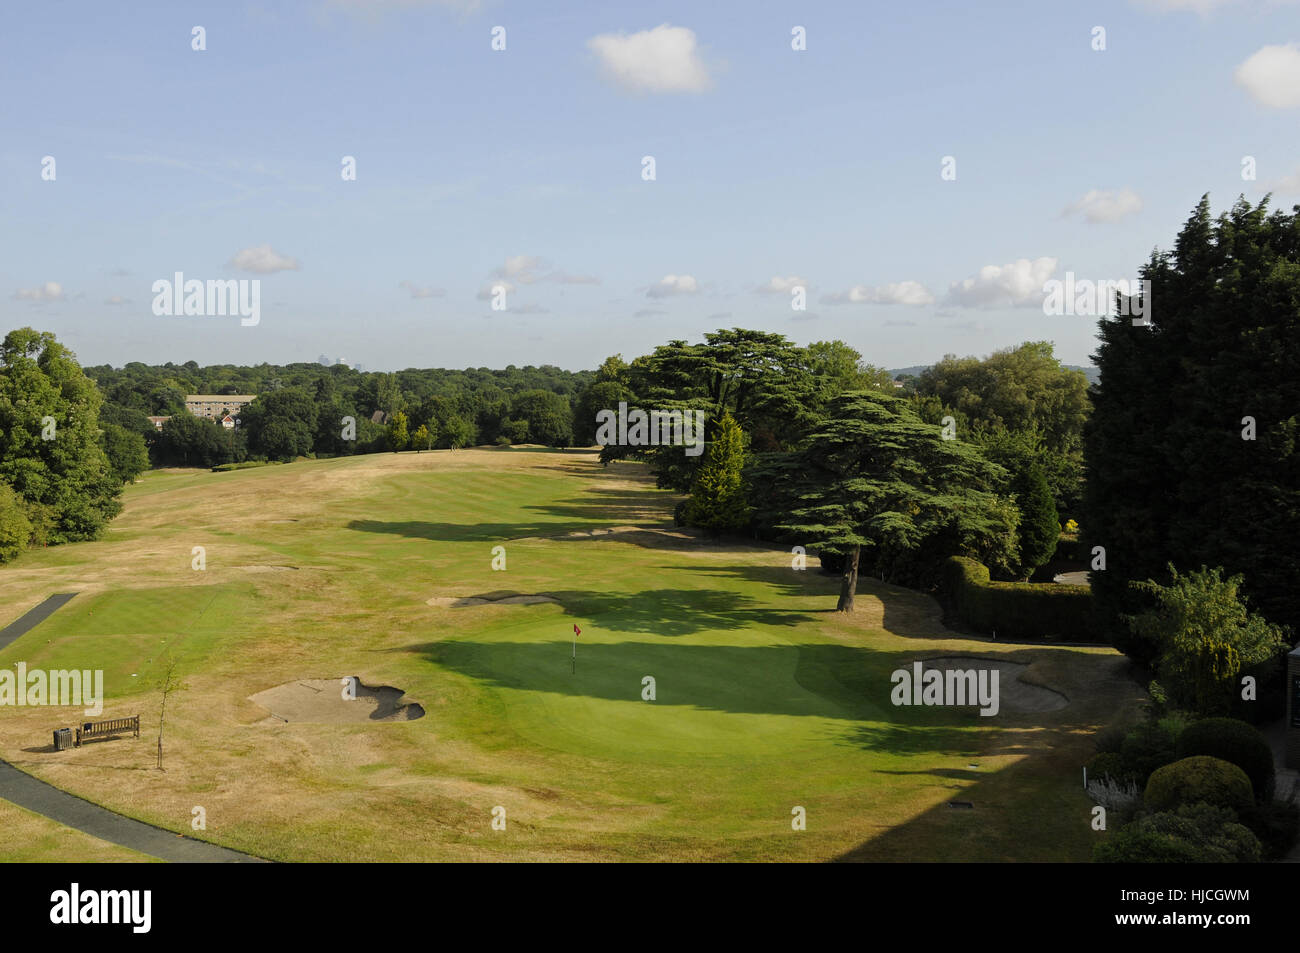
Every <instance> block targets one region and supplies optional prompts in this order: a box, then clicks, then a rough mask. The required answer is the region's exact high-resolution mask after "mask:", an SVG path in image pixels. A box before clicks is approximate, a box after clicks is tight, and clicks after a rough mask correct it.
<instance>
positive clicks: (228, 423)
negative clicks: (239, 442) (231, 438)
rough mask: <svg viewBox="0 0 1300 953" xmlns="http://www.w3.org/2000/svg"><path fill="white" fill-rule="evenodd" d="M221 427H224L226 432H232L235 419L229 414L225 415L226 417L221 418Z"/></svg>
mask: <svg viewBox="0 0 1300 953" xmlns="http://www.w3.org/2000/svg"><path fill="white" fill-rule="evenodd" d="M221 426H223V427H225V428H226V429H227V430H234V429H235V418H234V417H232V416H231V415H230V414H226V416H224V417H222V418H221Z"/></svg>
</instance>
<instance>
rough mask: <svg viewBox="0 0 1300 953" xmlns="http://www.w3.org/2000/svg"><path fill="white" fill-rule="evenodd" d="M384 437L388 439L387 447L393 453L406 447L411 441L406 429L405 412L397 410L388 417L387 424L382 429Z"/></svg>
mask: <svg viewBox="0 0 1300 953" xmlns="http://www.w3.org/2000/svg"><path fill="white" fill-rule="evenodd" d="M384 437H385V438H386V439H387V441H388V448H389V449H390V450H392V451H393V453H397V451H399V450H405V449H406V447H407V445H408V444H410V442H411V438H410V435H409V434H408V433H407V431H406V414H404V413H402V412H401V411H400V410H399V411H397V412H396V413H394V414H393V416H391V417H389V418H388V424H387V426H386V427H385V429H384Z"/></svg>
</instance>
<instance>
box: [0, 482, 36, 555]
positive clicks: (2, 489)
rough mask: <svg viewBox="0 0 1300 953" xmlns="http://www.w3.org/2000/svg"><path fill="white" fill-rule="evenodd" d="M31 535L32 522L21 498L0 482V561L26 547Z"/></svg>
mask: <svg viewBox="0 0 1300 953" xmlns="http://www.w3.org/2000/svg"><path fill="white" fill-rule="evenodd" d="M31 537H32V524H31V522H30V521H29V520H28V519H27V514H26V513H25V512H24V509H23V501H22V499H21V498H20V497H19V496H18V494H17V493H15V492H14V491H13V490H11V489H10V488H9V487H7V486H6V485H5V484H3V483H0V563H4V562H8V561H9V560H11V559H13V558H14V557H15V556H17V555H18V554H19V553H21V552H22V551H23V550H24V549H26V548H27V542H28V540H30V539H31Z"/></svg>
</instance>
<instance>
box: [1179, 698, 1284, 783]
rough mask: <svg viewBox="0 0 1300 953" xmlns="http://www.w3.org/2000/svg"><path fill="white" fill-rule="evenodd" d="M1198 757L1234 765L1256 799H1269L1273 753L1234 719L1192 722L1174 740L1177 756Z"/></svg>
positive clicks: (1260, 736) (1257, 734)
mask: <svg viewBox="0 0 1300 953" xmlns="http://www.w3.org/2000/svg"><path fill="white" fill-rule="evenodd" d="M1201 754H1203V755H1209V756H1210V757H1212V758H1221V759H1222V760H1224V761H1227V762H1228V763H1230V764H1235V765H1236V766H1237V767H1239V768H1241V770H1242V771H1245V772H1246V777H1248V778H1250V786H1251V787H1252V788H1253V789H1254V791H1255V796H1256V797H1257V798H1259V800H1261V801H1267V800H1269V799H1271V798H1272V796H1273V781H1274V772H1275V769H1274V767H1273V751H1272V749H1271V748H1269V746H1268V742H1267V741H1265V740H1264V736H1263V734H1261V733H1260V731H1259V729H1258V728H1255V727H1254V726H1253V725H1248V724H1246V723H1245V722H1244V721H1238V720H1237V719H1236V718H1204V719H1202V720H1201V721H1196V722H1192V724H1190V725H1188V726H1187V728H1186V729H1184V731H1183V733H1182V734H1181V735H1180V736H1179V737H1178V757H1179V758H1190V757H1192V756H1193V755H1201Z"/></svg>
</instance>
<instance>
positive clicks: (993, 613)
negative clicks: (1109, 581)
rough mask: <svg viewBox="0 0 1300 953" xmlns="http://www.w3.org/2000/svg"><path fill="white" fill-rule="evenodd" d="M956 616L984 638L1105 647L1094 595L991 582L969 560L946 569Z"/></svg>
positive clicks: (956, 560)
mask: <svg viewBox="0 0 1300 953" xmlns="http://www.w3.org/2000/svg"><path fill="white" fill-rule="evenodd" d="M943 588H944V592H945V594H946V597H947V600H948V602H949V606H950V609H951V611H952V612H953V613H954V614H955V615H956V616H957V618H959V619H960V620H961V621H962V622H964V623H965V624H966V625H969V626H970V627H971V628H973V629H975V630H976V631H979V632H984V633H993V632H997V634H998V635H999V637H1003V638H1009V639H1048V640H1057V641H1069V642H1096V641H1105V639H1104V638H1103V637H1102V636H1101V633H1100V632H1099V631H1098V629H1097V627H1096V625H1095V624H1094V621H1093V611H1092V593H1091V592H1090V591H1089V590H1088V589H1087V588H1086V587H1084V586H1066V585H1059V584H1057V583H1030V582H991V581H990V580H989V571H988V569H987V568H986V567H985V566H983V565H982V564H980V563H978V562H976V561H975V560H973V559H969V558H967V557H965V556H951V557H949V558H948V560H947V561H946V562H945V563H944V583H943Z"/></svg>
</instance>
